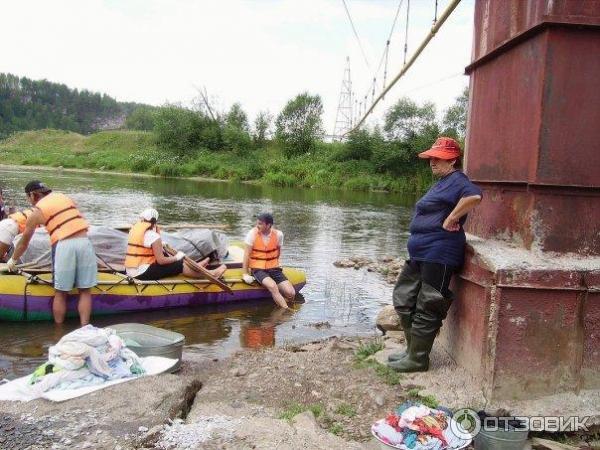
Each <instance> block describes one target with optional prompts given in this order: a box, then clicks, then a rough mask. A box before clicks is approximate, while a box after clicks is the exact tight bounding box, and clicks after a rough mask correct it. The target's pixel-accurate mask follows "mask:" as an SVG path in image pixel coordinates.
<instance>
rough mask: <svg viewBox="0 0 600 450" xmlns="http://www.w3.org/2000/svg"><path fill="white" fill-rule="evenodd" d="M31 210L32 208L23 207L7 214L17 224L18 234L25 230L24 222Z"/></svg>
mask: <svg viewBox="0 0 600 450" xmlns="http://www.w3.org/2000/svg"><path fill="white" fill-rule="evenodd" d="M32 212H33V210H32V209H24V210H23V211H17V212H16V213H13V214H11V215H9V216H8V218H9V219H12V220H14V221H15V222H16V223H17V226H18V227H19V234H22V233H23V231H25V224H26V223H27V219H29V216H30V215H31V213H32Z"/></svg>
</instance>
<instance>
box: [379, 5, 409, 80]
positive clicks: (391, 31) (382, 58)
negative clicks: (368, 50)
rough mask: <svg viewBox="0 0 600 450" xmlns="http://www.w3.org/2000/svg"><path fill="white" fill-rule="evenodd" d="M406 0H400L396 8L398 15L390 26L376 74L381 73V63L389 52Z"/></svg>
mask: <svg viewBox="0 0 600 450" xmlns="http://www.w3.org/2000/svg"><path fill="white" fill-rule="evenodd" d="M403 2H404V0H400V1H399V2H398V8H397V9H396V15H395V16H394V21H393V22H392V28H390V32H389V34H388V38H387V42H386V47H385V48H384V49H383V53H382V54H381V58H379V64H378V65H377V71H376V72H375V73H376V74H377V73H379V69H381V64H382V63H383V60H384V57H385V55H386V52H387V48H388V47H389V45H390V41H391V40H392V34H394V29H395V28H396V22H397V21H398V16H399V15H400V8H402V3H403Z"/></svg>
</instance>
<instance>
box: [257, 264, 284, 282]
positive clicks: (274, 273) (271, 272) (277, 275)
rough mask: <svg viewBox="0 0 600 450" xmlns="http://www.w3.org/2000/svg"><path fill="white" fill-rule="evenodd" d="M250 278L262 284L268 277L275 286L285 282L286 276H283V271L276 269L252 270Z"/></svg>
mask: <svg viewBox="0 0 600 450" xmlns="http://www.w3.org/2000/svg"><path fill="white" fill-rule="evenodd" d="M252 276H253V277H254V278H255V279H256V281H258V282H259V283H260V284H262V282H263V280H264V279H265V278H267V277H270V278H272V279H273V281H274V282H275V283H277V284H279V283H283V282H284V281H287V278H286V276H285V275H284V274H283V270H282V269H281V268H280V267H278V268H276V269H265V270H262V269H252Z"/></svg>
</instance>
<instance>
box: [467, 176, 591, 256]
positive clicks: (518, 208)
mask: <svg viewBox="0 0 600 450" xmlns="http://www.w3.org/2000/svg"><path fill="white" fill-rule="evenodd" d="M481 186H482V188H483V200H482V202H481V204H480V205H479V206H478V207H477V209H476V210H475V211H474V212H473V213H471V214H470V215H469V218H468V220H467V223H466V229H467V231H469V232H470V233H472V234H475V235H477V236H480V237H482V238H493V239H500V240H507V241H510V242H511V243H513V244H516V245H518V246H521V247H523V248H526V249H537V250H542V251H553V252H574V253H578V254H580V255H600V195H598V193H597V192H595V190H594V189H569V188H547V187H539V186H530V185H502V184H494V183H485V184H482V185H481Z"/></svg>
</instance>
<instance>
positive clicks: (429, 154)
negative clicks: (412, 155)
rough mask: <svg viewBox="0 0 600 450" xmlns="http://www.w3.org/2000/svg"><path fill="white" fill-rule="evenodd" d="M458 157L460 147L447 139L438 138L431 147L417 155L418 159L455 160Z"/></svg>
mask: <svg viewBox="0 0 600 450" xmlns="http://www.w3.org/2000/svg"><path fill="white" fill-rule="evenodd" d="M459 157H460V145H459V144H458V142H456V141H455V140H454V139H452V138H449V137H439V138H437V139H436V141H435V143H434V144H433V146H432V147H431V148H430V149H429V150H426V151H424V152H421V153H419V158H425V159H429V158H439V159H456V158H459Z"/></svg>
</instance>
